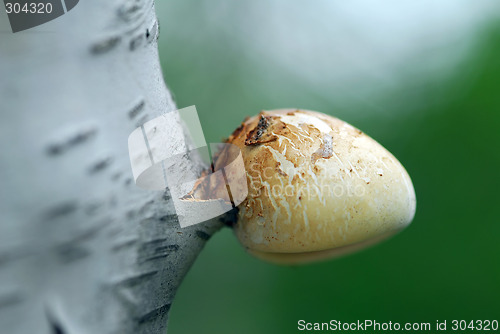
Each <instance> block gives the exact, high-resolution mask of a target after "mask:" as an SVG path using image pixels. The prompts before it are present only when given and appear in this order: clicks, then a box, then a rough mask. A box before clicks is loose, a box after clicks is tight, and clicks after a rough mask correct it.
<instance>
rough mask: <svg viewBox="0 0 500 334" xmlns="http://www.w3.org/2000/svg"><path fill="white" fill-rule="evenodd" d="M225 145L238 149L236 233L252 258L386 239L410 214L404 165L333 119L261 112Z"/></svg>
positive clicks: (290, 259) (287, 259)
mask: <svg viewBox="0 0 500 334" xmlns="http://www.w3.org/2000/svg"><path fill="white" fill-rule="evenodd" d="M227 142H228V143H230V144H233V145H236V146H237V147H238V148H239V149H240V150H241V152H242V156H243V161H244V165H245V169H246V176H247V185H248V196H247V198H246V199H245V200H244V201H243V202H242V203H241V204H240V205H239V206H238V209H239V210H238V217H237V221H236V223H234V225H233V229H234V233H235V234H236V236H237V238H238V239H239V241H240V242H241V244H242V245H243V246H244V247H245V248H246V249H247V250H248V252H249V253H251V254H252V255H254V256H256V257H257V258H260V259H263V260H266V261H270V262H274V263H281V264H299V263H306V262H311V261H317V260H323V259H327V258H332V257H336V256H339V255H343V254H346V253H351V252H353V251H356V250H359V249H362V248H365V247H367V246H369V245H372V244H374V243H377V242H379V241H381V240H383V239H386V238H387V237H389V236H391V235H393V234H395V233H397V232H398V231H401V230H402V229H404V228H405V227H406V226H407V225H409V224H410V222H411V221H412V219H413V217H414V214H415V207H416V198H415V191H414V189H413V185H412V182H411V179H410V177H409V175H408V173H407V172H406V170H405V169H404V167H403V166H402V165H401V163H400V162H399V161H398V160H397V159H396V158H395V157H394V156H393V155H392V154H391V153H390V152H389V151H387V150H386V149H385V148H384V147H382V146H381V145H380V144H379V143H377V142H376V141H375V140H373V139H372V138H370V137H369V136H367V135H366V134H364V133H363V132H361V131H360V130H358V129H356V128H355V127H353V126H351V125H349V124H348V123H346V122H344V121H341V120H339V119H337V118H335V117H332V116H329V115H326V114H322V113H319V112H314V111H308V110H297V109H282V110H271V111H262V112H261V113H260V114H259V115H258V116H254V117H251V118H248V119H246V120H245V121H244V122H243V123H242V124H241V126H240V127H239V128H238V129H236V130H235V131H234V133H233V134H232V135H231V136H230V137H229V138H228V140H227ZM222 160H223V159H222ZM219 162H220V161H219Z"/></svg>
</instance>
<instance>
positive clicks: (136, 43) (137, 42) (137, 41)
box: [129, 34, 144, 51]
mask: <svg viewBox="0 0 500 334" xmlns="http://www.w3.org/2000/svg"><path fill="white" fill-rule="evenodd" d="M143 40H144V35H143V34H139V35H137V36H135V37H132V39H131V40H130V43H129V49H130V51H135V50H136V49H138V48H139V47H140V46H141V45H142V41H143Z"/></svg>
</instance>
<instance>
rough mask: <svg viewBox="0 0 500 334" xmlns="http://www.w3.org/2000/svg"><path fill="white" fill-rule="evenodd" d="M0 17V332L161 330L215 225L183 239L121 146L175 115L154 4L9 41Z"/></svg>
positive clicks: (85, 9)
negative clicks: (144, 127) (139, 130)
mask: <svg viewBox="0 0 500 334" xmlns="http://www.w3.org/2000/svg"><path fill="white" fill-rule="evenodd" d="M2 12H3V13H2V14H0V30H1V31H2V34H1V36H0V40H1V44H0V101H1V105H0V108H1V117H2V118H1V119H2V120H1V122H0V142H1V150H0V180H1V181H0V182H1V184H0V221H1V222H0V332H1V333H9V334H14V333H23V334H24V333H65V334H80V333H91V334H95V333H103V334H105V333H120V334H123V333H163V332H165V328H166V323H167V318H168V311H169V309H170V306H171V304H172V300H173V298H174V296H175V292H176V290H177V288H178V286H179V284H180V283H181V281H182V279H183V277H184V275H185V274H186V272H187V271H188V269H189V267H190V266H191V264H192V263H193V261H194V260H195V258H196V256H197V254H198V253H199V252H200V250H201V248H202V247H203V245H204V243H205V242H206V240H207V239H208V238H209V237H210V236H211V235H212V234H213V233H214V232H215V231H216V230H217V229H219V228H220V226H221V225H220V223H213V222H212V223H210V222H207V223H204V224H200V225H195V226H192V227H190V228H184V229H181V228H180V227H179V225H178V222H177V218H176V216H175V211H174V208H173V205H172V203H171V201H170V198H169V194H168V192H154V191H147V190H141V189H140V188H138V187H136V186H135V185H134V182H133V179H132V172H131V168H130V162H129V156H128V149H127V138H128V135H129V134H130V133H131V132H132V131H133V130H134V129H135V128H136V127H138V126H139V125H141V124H142V123H144V122H145V121H146V120H149V119H152V118H155V117H157V116H158V115H160V114H162V113H165V112H168V111H171V110H174V109H175V108H176V107H175V104H174V102H173V100H172V97H171V95H170V94H169V92H168V90H167V88H166V86H165V84H164V82H163V78H162V72H161V69H160V65H159V59H158V48H157V38H158V33H159V28H158V21H157V19H156V15H155V11H154V3H153V0H137V1H136V0H130V1H128V0H110V1H99V0H85V1H81V2H80V3H79V4H78V5H77V7H75V8H74V9H73V10H71V11H70V12H68V13H67V14H65V15H63V16H61V17H60V18H58V19H56V20H54V21H51V22H49V23H47V24H44V25H42V26H39V27H37V28H34V29H30V30H27V31H25V32H20V33H16V34H12V33H10V32H9V31H10V28H9V26H8V21H7V16H6V15H5V12H4V11H3V10H2ZM179 128H180V126H179V124H173V125H172V131H173V132H174V135H181V132H179V133H176V132H175V131H179V130H178V129H179ZM192 168H198V169H199V168H202V166H193V167H192Z"/></svg>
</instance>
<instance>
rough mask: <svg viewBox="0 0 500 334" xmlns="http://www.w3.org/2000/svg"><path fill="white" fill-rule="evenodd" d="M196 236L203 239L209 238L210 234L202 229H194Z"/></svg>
mask: <svg viewBox="0 0 500 334" xmlns="http://www.w3.org/2000/svg"><path fill="white" fill-rule="evenodd" d="M196 236H197V237H198V238H200V239H202V240H205V241H206V240H208V239H210V237H211V235H210V234H208V233H206V232H204V231H201V230H198V231H196Z"/></svg>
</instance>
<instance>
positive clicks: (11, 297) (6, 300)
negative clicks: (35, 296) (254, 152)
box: [0, 292, 23, 309]
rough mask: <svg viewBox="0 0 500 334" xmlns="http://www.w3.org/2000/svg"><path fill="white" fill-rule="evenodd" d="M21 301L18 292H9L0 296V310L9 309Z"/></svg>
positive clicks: (21, 298)
mask: <svg viewBox="0 0 500 334" xmlns="http://www.w3.org/2000/svg"><path fill="white" fill-rule="evenodd" d="M22 301H23V297H22V296H21V294H20V293H18V292H11V293H7V294H4V295H3V296H0V309H1V308H3V307H10V306H12V305H15V304H19V303H20V302H22Z"/></svg>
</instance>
